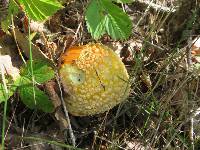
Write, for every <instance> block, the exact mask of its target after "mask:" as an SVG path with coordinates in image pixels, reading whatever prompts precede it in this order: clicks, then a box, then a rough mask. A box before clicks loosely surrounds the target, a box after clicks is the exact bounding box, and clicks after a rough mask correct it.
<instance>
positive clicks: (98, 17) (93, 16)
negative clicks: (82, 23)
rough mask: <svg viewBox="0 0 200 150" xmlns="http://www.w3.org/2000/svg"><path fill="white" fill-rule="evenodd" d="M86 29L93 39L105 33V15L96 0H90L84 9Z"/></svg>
mask: <svg viewBox="0 0 200 150" xmlns="http://www.w3.org/2000/svg"><path fill="white" fill-rule="evenodd" d="M85 19H86V23H87V27H88V31H89V32H90V33H91V34H92V37H93V38H94V39H99V38H100V37H101V36H102V35H103V34H104V33H105V21H106V19H105V16H104V14H103V8H102V6H101V4H100V3H99V2H98V1H97V0H92V1H91V3H90V5H89V6H88V8H87V11H86V16H85Z"/></svg>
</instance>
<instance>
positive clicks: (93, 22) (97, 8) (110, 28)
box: [85, 0, 132, 40]
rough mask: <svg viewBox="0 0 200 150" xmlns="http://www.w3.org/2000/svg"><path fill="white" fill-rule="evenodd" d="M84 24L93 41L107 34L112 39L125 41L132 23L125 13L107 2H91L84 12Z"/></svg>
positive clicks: (98, 0) (107, 0) (94, 0)
mask: <svg viewBox="0 0 200 150" xmlns="http://www.w3.org/2000/svg"><path fill="white" fill-rule="evenodd" d="M85 19H86V24H87V27H88V31H89V32H90V33H91V35H92V37H93V38H94V39H99V38H100V37H101V36H102V35H103V34H104V33H106V32H107V33H108V34H109V35H110V36H111V37H112V38H113V39H115V40H117V39H121V40H123V39H127V38H128V37H129V36H130V34H131V29H132V23H131V20H130V18H129V17H128V15H127V14H126V13H124V12H123V11H122V9H121V8H119V7H118V6H117V5H115V4H113V3H112V2H111V1H109V0H101V1H100V0H92V1H91V3H90V4H89V5H88V8H87V10H86V16H85Z"/></svg>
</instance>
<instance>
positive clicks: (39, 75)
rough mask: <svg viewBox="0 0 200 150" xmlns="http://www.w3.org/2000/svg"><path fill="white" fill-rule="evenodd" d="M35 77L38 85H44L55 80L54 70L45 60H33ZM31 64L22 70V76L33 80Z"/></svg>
mask: <svg viewBox="0 0 200 150" xmlns="http://www.w3.org/2000/svg"><path fill="white" fill-rule="evenodd" d="M32 66H33V75H34V80H35V81H36V82H37V83H40V84H41V83H44V82H46V81H48V80H50V79H52V78H54V70H53V68H52V67H51V66H50V65H49V64H48V63H47V62H45V61H43V60H33V62H32ZM30 68H31V63H30V61H29V62H28V63H27V64H26V66H25V67H23V68H22V69H21V70H20V74H21V76H24V77H26V78H28V79H30V80H32V76H31V69H30Z"/></svg>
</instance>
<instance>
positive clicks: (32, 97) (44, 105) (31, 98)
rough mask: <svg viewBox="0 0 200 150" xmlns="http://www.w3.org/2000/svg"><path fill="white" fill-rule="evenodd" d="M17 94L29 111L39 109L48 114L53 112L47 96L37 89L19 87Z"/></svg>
mask: <svg viewBox="0 0 200 150" xmlns="http://www.w3.org/2000/svg"><path fill="white" fill-rule="evenodd" d="M19 94H20V97H21V100H22V101H23V103H24V104H25V105H26V106H27V107H29V108H30V109H40V110H42V111H44V112H48V113H49V112H52V111H53V104H52V102H51V101H50V100H49V98H48V96H47V95H46V94H45V93H44V92H43V91H41V90H40V89H38V88H37V87H34V88H33V87H32V86H21V87H20V88H19Z"/></svg>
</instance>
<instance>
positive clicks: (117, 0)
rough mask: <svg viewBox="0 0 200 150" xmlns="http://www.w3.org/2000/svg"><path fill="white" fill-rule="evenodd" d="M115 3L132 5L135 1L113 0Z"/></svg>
mask: <svg viewBox="0 0 200 150" xmlns="http://www.w3.org/2000/svg"><path fill="white" fill-rule="evenodd" d="M112 1H113V2H116V3H132V2H133V0H112Z"/></svg>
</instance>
